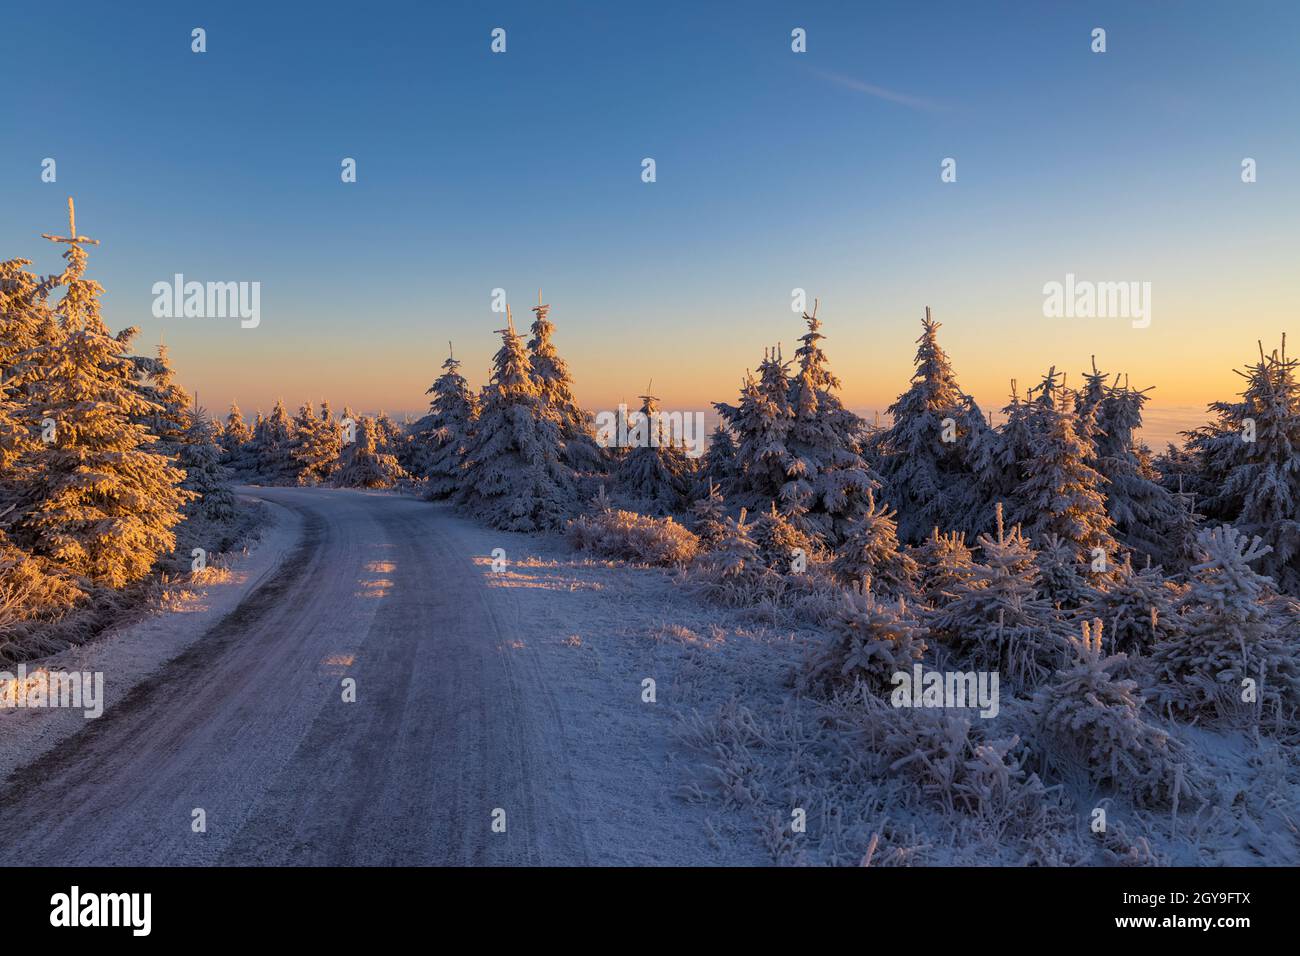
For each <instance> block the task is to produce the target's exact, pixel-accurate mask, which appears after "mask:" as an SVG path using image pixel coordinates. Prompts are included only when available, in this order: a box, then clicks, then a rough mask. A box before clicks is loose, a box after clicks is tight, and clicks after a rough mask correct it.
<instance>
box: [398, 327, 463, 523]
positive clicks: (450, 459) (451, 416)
mask: <svg viewBox="0 0 1300 956" xmlns="http://www.w3.org/2000/svg"><path fill="white" fill-rule="evenodd" d="M448 344H449V345H450V343H448ZM425 394H427V395H432V396H433V398H431V399H430V400H429V414H428V415H426V416H425V417H424V418H422V419H421V420H420V423H419V425H418V427H417V429H416V430H414V432H413V435H412V444H413V445H416V446H417V447H419V448H420V449H422V451H421V453H420V455H419V460H418V467H420V468H421V469H422V470H421V471H420V472H419V474H421V475H422V476H423V477H424V478H425V479H426V484H425V497H426V498H428V499H429V500H431V501H432V500H439V499H443V498H449V497H451V496H452V495H454V494H455V493H456V490H457V489H458V488H459V487H460V484H461V481H462V480H463V479H464V477H465V454H466V451H467V450H468V448H469V445H470V441H471V440H472V439H473V437H474V427H475V421H476V420H477V419H478V414H479V407H478V400H477V399H476V398H475V397H474V393H473V392H472V391H470V387H469V383H468V382H466V381H465V377H464V376H463V375H461V374H460V362H459V360H457V358H456V356H455V355H454V354H452V353H450V352H449V353H448V355H447V360H446V361H445V362H443V363H442V374H441V375H439V376H438V379H437V381H435V382H434V383H433V384H432V385H430V386H429V390H428V391H427V392H426V393H425Z"/></svg>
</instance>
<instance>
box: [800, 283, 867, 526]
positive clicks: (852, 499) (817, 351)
mask: <svg viewBox="0 0 1300 956" xmlns="http://www.w3.org/2000/svg"><path fill="white" fill-rule="evenodd" d="M803 318H804V321H805V322H806V323H807V325H808V331H807V332H805V333H804V334H803V336H801V337H800V339H799V341H800V342H801V343H802V344H801V345H800V346H799V348H798V349H797V350H796V351H795V360H796V361H797V362H798V363H799V370H798V373H797V374H796V375H795V376H794V378H793V380H792V381H791V383H790V392H789V405H790V410H791V413H792V416H793V418H792V420H791V422H790V429H789V434H788V436H787V439H786V449H787V450H788V452H789V455H790V458H791V460H790V464H789V466H788V467H787V470H786V477H787V481H786V483H785V485H784V486H783V487H782V489H781V501H782V505H783V507H784V509H785V510H786V511H787V513H790V514H794V515H798V516H800V518H801V520H800V524H801V526H802V527H803V528H805V529H806V530H808V531H809V532H811V533H813V534H816V535H818V536H819V537H821V538H822V539H824V540H825V541H827V542H828V543H829V544H831V545H832V546H833V545H835V544H838V543H839V542H841V541H843V540H844V537H845V535H847V534H848V531H849V528H850V526H851V525H852V524H853V523H854V522H855V521H856V520H857V519H858V518H860V517H861V516H862V515H863V514H864V513H865V512H866V510H867V498H868V496H869V495H870V494H871V492H872V491H874V490H875V489H876V488H878V487H879V486H880V482H879V480H878V479H877V478H876V476H875V474H874V473H873V472H872V470H871V468H870V466H868V464H867V463H866V461H864V460H863V458H862V455H861V445H860V443H859V435H860V433H861V430H862V424H863V423H862V421H861V419H859V418H858V416H856V415H854V414H853V413H852V412H850V411H848V410H847V409H846V408H845V407H844V405H843V404H842V403H841V402H840V399H839V396H838V395H836V394H835V393H836V392H837V391H838V390H839V387H840V383H839V379H837V378H836V377H835V376H834V375H833V374H832V373H831V371H830V369H829V367H828V366H827V360H826V353H825V352H823V351H822V349H821V346H820V345H819V344H818V343H819V342H820V341H821V340H822V339H824V338H825V336H824V335H822V334H821V331H820V329H821V322H820V321H819V320H818V319H817V306H816V303H814V305H813V313H812V315H809V314H808V313H806V312H805V313H804V316H803Z"/></svg>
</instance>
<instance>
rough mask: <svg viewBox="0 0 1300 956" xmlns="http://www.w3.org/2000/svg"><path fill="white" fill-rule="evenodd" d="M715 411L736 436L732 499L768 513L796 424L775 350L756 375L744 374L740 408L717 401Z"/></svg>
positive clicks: (787, 464) (784, 477)
mask: <svg viewBox="0 0 1300 956" xmlns="http://www.w3.org/2000/svg"><path fill="white" fill-rule="evenodd" d="M713 407H714V408H716V409H717V410H718V413H719V414H720V415H721V416H722V420H723V422H724V424H725V425H726V426H727V428H728V429H729V430H730V431H731V432H732V434H734V435H735V436H736V466H737V467H736V471H735V491H734V493H733V495H732V500H733V501H734V502H736V503H739V504H740V505H742V506H743V507H745V508H748V509H750V510H758V511H764V510H766V509H767V506H768V505H769V504H770V503H771V502H773V501H778V502H779V501H780V500H781V491H782V489H783V488H785V486H786V482H787V481H789V473H790V468H791V466H792V465H793V463H794V458H793V456H792V455H791V454H790V450H789V448H788V447H787V442H788V441H789V438H790V426H791V424H792V423H793V421H794V410H793V409H792V408H791V407H790V382H789V379H788V377H787V375H786V365H785V363H784V362H782V361H781V359H780V357H779V356H778V354H777V350H776V349H768V350H766V351H765V353H764V355H763V363H762V364H761V365H760V366H759V370H758V375H757V376H755V375H754V374H753V373H752V372H746V373H745V380H744V384H743V385H742V386H741V391H740V401H739V403H738V404H736V405H729V404H727V403H725V402H715V403H714V406H713Z"/></svg>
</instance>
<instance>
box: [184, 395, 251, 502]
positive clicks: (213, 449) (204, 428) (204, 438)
mask: <svg viewBox="0 0 1300 956" xmlns="http://www.w3.org/2000/svg"><path fill="white" fill-rule="evenodd" d="M187 417H188V418H189V425H188V426H187V427H186V429H185V431H184V432H183V433H182V434H181V436H180V438H181V440H180V444H179V445H178V446H177V461H178V462H179V464H180V466H181V467H182V468H183V469H184V470H185V481H184V482H183V483H182V484H181V487H182V488H184V489H186V490H187V491H192V492H194V494H195V495H197V496H198V497H197V498H195V499H194V500H193V501H191V502H190V503H189V504H187V505H186V506H185V513H186V514H187V515H190V516H193V515H201V516H202V517H203V518H205V519H207V520H208V521H215V522H221V523H225V522H230V521H232V520H234V518H235V514H236V511H237V508H236V505H235V496H234V494H233V493H232V492H231V490H230V482H231V478H232V473H231V471H230V469H229V468H227V467H226V466H225V465H224V464H223V463H222V458H223V457H224V450H223V449H222V447H221V443H220V436H219V434H218V432H217V427H216V425H215V424H214V423H213V422H212V420H211V419H210V418H208V416H207V414H206V413H205V412H204V411H203V409H201V408H197V407H196V408H193V409H190V410H189V411H188V413H187Z"/></svg>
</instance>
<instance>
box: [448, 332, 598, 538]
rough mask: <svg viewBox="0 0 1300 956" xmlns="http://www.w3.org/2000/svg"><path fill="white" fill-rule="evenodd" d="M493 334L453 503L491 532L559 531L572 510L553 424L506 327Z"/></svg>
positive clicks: (573, 495) (571, 486) (570, 485)
mask: <svg viewBox="0 0 1300 956" xmlns="http://www.w3.org/2000/svg"><path fill="white" fill-rule="evenodd" d="M508 317H509V311H508V310H507V318H508ZM500 332H501V348H500V349H498V350H497V353H496V356H495V357H494V359H493V370H492V377H491V380H490V381H489V383H488V384H487V386H486V387H485V388H484V389H483V398H482V406H481V409H480V412H479V418H478V423H477V426H476V428H475V433H474V436H473V439H472V440H471V442H470V445H469V450H468V453H467V454H466V461H467V464H466V473H465V478H464V481H463V482H462V484H461V486H460V490H459V492H458V493H457V501H458V502H460V503H461V504H463V505H464V506H466V507H467V508H468V509H469V511H470V512H471V513H472V514H474V515H475V516H477V517H479V518H480V519H482V520H484V521H486V522H488V523H489V524H491V525H493V526H494V527H497V528H503V529H506V530H511V531H537V530H544V529H549V528H559V527H561V526H563V524H564V521H565V520H566V518H567V517H568V516H569V515H570V514H572V513H573V512H575V511H576V510H577V491H576V487H575V484H576V476H575V475H574V472H573V469H572V468H570V467H569V466H568V465H567V464H566V463H565V461H564V459H563V456H562V454H561V452H562V445H563V439H562V429H561V427H560V422H559V421H558V419H557V418H556V416H555V414H554V413H553V412H552V411H551V409H550V407H549V406H548V405H547V403H546V401H545V399H544V397H543V396H542V393H541V390H540V389H539V388H538V386H537V383H536V381H535V380H534V379H533V376H532V366H531V364H530V363H529V359H528V353H527V351H526V350H525V349H524V345H523V342H522V341H521V340H520V338H519V336H518V335H517V334H516V332H515V329H514V323H513V322H510V323H509V326H508V327H507V328H505V329H501V330H500Z"/></svg>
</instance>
